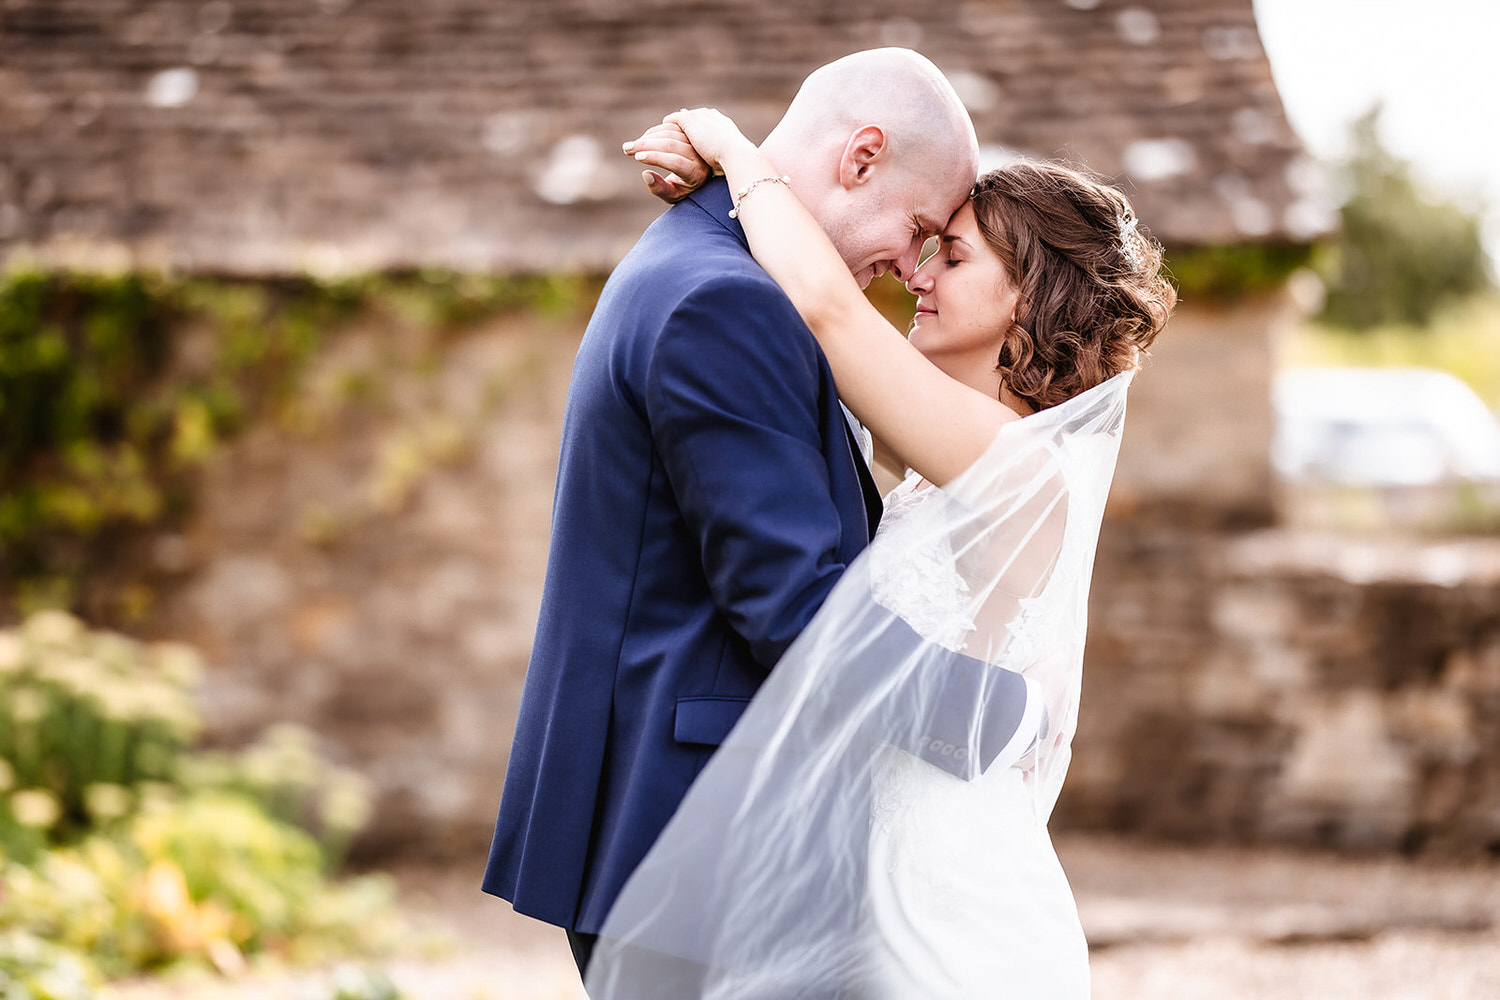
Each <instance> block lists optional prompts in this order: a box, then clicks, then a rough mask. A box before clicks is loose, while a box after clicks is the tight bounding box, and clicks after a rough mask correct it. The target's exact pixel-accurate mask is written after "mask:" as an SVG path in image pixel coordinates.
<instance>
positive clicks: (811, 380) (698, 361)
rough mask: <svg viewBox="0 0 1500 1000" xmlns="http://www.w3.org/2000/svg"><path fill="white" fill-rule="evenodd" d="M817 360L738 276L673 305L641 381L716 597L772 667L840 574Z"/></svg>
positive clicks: (765, 285)
mask: <svg viewBox="0 0 1500 1000" xmlns="http://www.w3.org/2000/svg"><path fill="white" fill-rule="evenodd" d="M820 360H821V358H820V355H819V353H818V348H817V345H816V344H815V343H814V341H813V339H812V336H811V334H810V333H808V331H807V329H806V327H805V326H803V324H802V321H801V319H800V318H798V316H797V314H796V312H795V311H794V310H793V309H792V306H791V304H790V303H789V302H787V300H786V298H785V296H783V295H782V294H781V293H780V291H779V290H777V289H776V288H775V286H774V285H771V284H770V282H769V279H764V280H757V279H756V278H753V277H749V276H730V277H720V278H716V279H714V280H713V281H712V282H709V283H706V284H704V285H702V286H700V287H698V288H697V289H695V290H694V291H693V292H692V293H690V294H689V295H688V296H687V297H686V298H685V299H684V301H683V302H682V303H681V304H680V305H679V306H678V308H677V309H676V310H675V311H674V313H673V314H672V317H671V319H670V320H669V321H668V323H667V325H666V326H665V328H664V329H663V331H662V335H661V337H660V339H659V340H658V342H657V344H656V347H655V350H654V352H653V355H652V359H651V362H650V366H649V368H648V373H647V381H646V405H647V409H648V412H649V415H650V420H651V427H652V434H653V436H654V438H655V441H656V446H657V449H658V451H659V453H660V456H661V460H662V463H663V465H664V466H665V468H666V471H667V475H668V477H669V478H670V480H671V483H672V488H673V490H674V492H675V493H676V495H677V500H678V505H679V507H680V509H681V511H682V516H683V519H684V521H685V522H686V525H687V528H688V530H689V531H690V532H691V533H692V534H693V535H694V536H695V537H696V539H697V541H698V545H699V551H700V553H701V556H702V561H703V570H704V573H705V575H706V578H707V580H708V584H709V588H710V590H711V592H712V594H713V597H714V601H715V603H716V605H717V606H718V608H719V609H720V611H721V612H722V613H723V614H724V615H725V617H726V618H727V620H728V621H729V623H730V625H731V627H733V628H734V629H735V631H737V632H738V633H739V634H740V635H741V636H743V637H744V638H745V640H746V641H747V642H748V643H749V646H750V650H751V653H752V655H753V656H754V657H755V659H756V661H757V662H759V663H760V664H761V665H763V666H764V667H766V668H767V669H770V668H771V667H772V666H773V665H775V663H776V661H777V660H778V659H780V658H781V654H782V653H783V652H784V651H785V650H786V648H787V646H788V645H790V644H791V642H792V640H794V639H795V638H796V637H797V635H798V634H799V633H801V631H802V629H803V628H804V627H805V626H806V625H807V623H808V621H809V620H811V618H812V616H813V615H814V614H815V613H816V612H817V610H818V608H819V606H820V605H821V604H822V603H823V600H824V599H825V598H826V597H827V596H828V593H829V591H830V590H832V589H833V585H834V584H835V583H836V582H837V580H838V577H839V575H840V574H841V573H842V572H843V570H844V566H843V564H842V563H841V562H840V560H839V556H838V547H839V541H840V537H841V532H842V526H841V520H840V516H839V513H838V510H837V508H836V506H835V504H834V502H833V499H832V496H831V494H830V489H829V478H828V467H827V460H826V459H825V457H824V452H823V440H822V432H821V426H822V420H821V417H820V411H819V407H820V400H819V386H820V382H821V374H820V372H821V368H820ZM825 402H827V401H825ZM839 446H840V447H843V446H844V445H843V443H842V442H840V444H839Z"/></svg>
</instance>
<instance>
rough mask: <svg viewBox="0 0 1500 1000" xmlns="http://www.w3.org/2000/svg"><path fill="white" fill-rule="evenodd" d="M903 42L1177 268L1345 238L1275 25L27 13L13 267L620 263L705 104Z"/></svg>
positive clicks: (1142, 20) (7, 245)
mask: <svg viewBox="0 0 1500 1000" xmlns="http://www.w3.org/2000/svg"><path fill="white" fill-rule="evenodd" d="M886 44H901V45H908V46H911V47H913V48H917V49H919V50H920V51H922V52H924V53H926V54H927V55H928V56H930V57H931V58H932V59H933V61H934V62H936V63H937V64H938V65H939V66H940V67H942V68H943V69H944V71H945V72H947V73H948V74H949V75H950V77H951V78H952V79H953V80H954V81H955V84H956V86H957V87H958V88H959V89H960V92H961V93H962V94H963V95H964V96H965V99H966V100H967V101H968V103H969V104H970V109H971V113H972V115H973V118H974V122H975V127H976V129H977V130H978V132H979V136H980V140H981V142H982V143H983V144H985V145H986V146H987V147H993V148H994V149H996V150H999V149H1004V150H1010V151H1019V152H1022V153H1026V154H1030V155H1037V156H1061V157H1064V158H1067V159H1070V160H1072V161H1074V162H1076V163H1080V164H1082V165H1085V166H1087V167H1089V168H1091V169H1093V170H1095V171H1097V172H1099V173H1102V174H1104V175H1105V176H1107V177H1110V178H1113V179H1116V180H1118V181H1119V182H1120V183H1122V184H1123V185H1124V186H1125V188H1126V189H1127V191H1128V192H1129V193H1130V194H1131V196H1132V198H1133V199H1134V201H1135V202H1136V205H1137V208H1138V210H1139V211H1140V213H1141V215H1142V217H1143V218H1144V219H1145V221H1146V223H1147V224H1148V225H1149V226H1150V227H1151V228H1152V229H1153V231H1154V232H1155V233H1156V234H1157V235H1158V236H1159V237H1161V238H1162V239H1163V240H1164V241H1166V242H1168V243H1172V244H1179V245H1180V244H1218V243H1235V242H1244V241H1247V240H1248V241H1259V240H1285V241H1293V242H1298V241H1305V240H1307V239H1309V238H1312V237H1314V236H1316V235H1318V234H1320V233H1321V232H1322V231H1324V230H1325V229H1326V227H1327V226H1328V225H1329V224H1330V219H1331V216H1330V213H1329V211H1328V205H1327V202H1326V200H1325V199H1324V198H1323V196H1322V194H1321V192H1320V191H1319V178H1318V173H1317V171H1316V169H1315V168H1311V167H1310V165H1309V164H1308V162H1307V161H1306V159H1305V157H1304V155H1303V153H1302V151H1301V149H1300V148H1299V146H1298V143H1297V140H1296V138H1295V136H1294V135H1293V134H1292V132H1291V129H1290V127H1289V126H1288V124H1287V121H1286V118H1285V115H1284V113H1283V110H1282V108H1281V104H1280V101H1279V98H1278V96H1277V92H1276V88H1275V84H1274V82H1273V81H1272V78H1271V73H1270V68H1269V65H1268V64H1267V62H1266V58H1265V54H1264V52H1263V51H1262V49H1261V47H1260V42H1259V38H1258V36H1257V34H1256V31H1255V21H1254V13H1253V9H1252V3H1251V0H1132V2H1128V3H1126V2H1120V0H956V2H950V3H945V4H940V5H939V4H933V5H925V6H923V7H922V8H920V9H917V8H912V7H911V6H910V5H909V4H902V3H895V2H892V0H867V2H865V3H863V4H860V5H857V6H856V7H853V8H851V7H850V5H848V4H847V3H845V2H843V0H798V2H795V3H775V2H769V0H760V2H756V3H745V2H740V0H638V2H636V3H632V4H628V5H627V4H624V3H616V2H611V0H499V2H496V0H425V2H423V3H421V4H412V3H411V2H410V0H208V2H203V0H158V2H155V3H153V4H151V5H149V6H148V7H146V8H145V9H142V8H141V7H140V5H138V4H134V3H128V2H125V0H0V48H3V49H4V50H5V52H6V57H5V61H4V63H5V64H4V65H3V66H0V131H3V133H4V134H5V135H6V136H7V141H6V142H5V143H4V144H3V145H0V253H4V254H7V255H13V254H14V253H15V252H16V251H17V250H18V249H19V248H21V247H23V246H28V247H31V248H40V250H41V251H42V252H43V253H44V255H45V256H47V257H49V258H51V259H54V260H68V259H78V258H79V257H80V255H82V257H83V258H84V259H87V258H88V257H89V256H90V255H94V256H97V255H98V254H99V253H101V252H103V251H111V250H113V251H118V250H120V249H122V248H123V249H125V250H127V251H128V252H129V253H130V254H131V255H133V258H134V259H135V260H136V261H137V262H138V263H148V264H150V263H157V264H165V265H170V266H173V267H177V268H183V269H188V270H209V271H228V272H250V273H258V272H282V271H289V270H299V269H303V268H308V267H312V268H327V269H332V270H346V269H356V270H357V269H367V268H388V267H406V266H428V265H432V266H447V267H454V268H460V269H500V270H520V271H527V270H538V271H549V270H557V269H571V268H583V269H601V268H606V267H608V266H610V265H611V264H612V263H613V262H614V261H615V260H616V259H617V258H618V256H619V255H620V254H621V253H622V252H623V251H624V249H626V248H628V247H629V245H630V243H631V242H633V240H634V238H635V236H636V235H637V234H638V232H639V231H640V229H641V228H642V227H643V226H644V225H645V224H646V222H648V221H649V220H650V219H651V218H652V217H653V215H654V214H655V213H656V212H657V211H659V206H658V205H657V204H656V203H655V202H654V201H652V200H650V199H648V198H644V197H643V196H642V195H641V193H640V191H639V190H638V181H637V178H636V171H635V170H634V169H633V168H632V166H631V164H630V163H629V162H628V161H626V160H624V159H623V158H621V157H619V156H618V155H617V154H616V153H615V150H616V149H617V147H618V143H619V142H620V141H621V140H622V139H624V138H628V137H629V136H632V135H634V134H636V133H637V132H638V131H640V130H641V129H642V128H643V127H645V126H646V125H648V124H649V123H651V122H652V121H655V120H656V119H657V118H658V117H659V116H660V114H661V113H662V112H663V111H665V110H669V109H671V108H675V107H680V106H684V105H697V104H715V105H718V106H720V107H723V108H724V109H725V110H726V111H728V112H730V113H731V114H734V115H735V116H736V117H737V118H738V119H739V120H740V122H741V124H742V125H743V126H744V127H745V129H746V131H747V132H748V133H750V134H752V135H754V134H756V133H764V132H765V131H767V130H769V128H770V127H771V125H773V124H774V122H775V120H776V118H777V117H778V116H779V113H780V111H781V109H782V108H783V107H784V106H785V104H786V102H787V101H788V100H789V99H790V97H791V95H792V94H793V93H794V92H795V90H796V86H797V84H798V82H799V81H800V80H801V78H802V77H803V76H804V75H805V74H806V73H807V72H808V71H809V70H810V69H811V68H812V67H814V66H816V65H818V64H820V63H822V62H825V61H827V60H829V59H832V58H835V57H837V56H839V55H842V54H844V53H846V52H849V51H853V50H855V49H859V48H866V47H871V46H876V45H886Z"/></svg>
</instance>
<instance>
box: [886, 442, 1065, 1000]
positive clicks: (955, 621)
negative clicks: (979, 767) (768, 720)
mask: <svg viewBox="0 0 1500 1000" xmlns="http://www.w3.org/2000/svg"><path fill="white" fill-rule="evenodd" d="M936 495H937V494H936V493H935V488H934V487H930V486H925V484H924V483H923V481H922V478H921V477H920V476H919V475H917V473H915V472H912V473H910V474H908V475H907V477H906V479H905V481H903V482H902V483H901V484H900V485H899V486H897V487H896V488H895V489H894V490H892V491H891V493H890V495H889V496H887V497H886V502H885V513H884V515H883V516H882V518H881V521H880V527H879V529H878V531H877V534H876V537H877V538H881V537H887V538H888V539H889V540H890V541H891V542H893V544H892V545H890V546H877V547H876V548H875V549H873V550H872V553H871V560H870V564H871V571H870V575H871V587H872V592H873V594H874V598H875V600H876V601H877V602H879V603H880V604H882V605H884V606H885V607H887V608H889V609H890V610H891V611H893V612H895V613H896V614H897V615H899V616H900V617H901V618H903V619H905V620H906V622H907V623H908V624H910V625H911V626H912V627H913V628H914V629H915V630H916V631H917V632H918V633H919V634H921V635H922V636H923V637H924V638H926V639H927V640H929V641H931V642H934V643H937V644H939V645H942V646H944V647H946V648H949V649H953V650H955V651H960V652H961V651H963V648H964V645H965V643H966V640H967V637H968V635H969V633H970V632H972V631H973V630H974V625H973V623H972V622H971V621H969V620H968V616H967V613H966V612H967V606H968V597H969V595H968V590H969V588H968V585H967V583H966V581H965V580H964V578H963V577H962V575H960V574H959V573H958V572H957V570H956V568H955V566H954V558H953V552H952V550H951V548H950V547H949V545H948V544H947V540H946V538H943V537H941V536H939V537H928V538H920V539H912V540H909V541H908V540H903V539H902V538H901V536H902V535H903V534H907V533H910V532H911V531H912V530H913V529H914V525H915V524H917V519H916V517H915V515H917V513H918V511H919V510H920V508H921V506H922V505H923V504H924V503H926V502H927V501H928V500H929V499H931V498H932V497H934V496H936ZM915 530H918V531H919V530H920V528H916V529H915ZM892 552H900V553H903V554H904V558H903V559H901V560H897V559H894V558H890V557H889V556H887V553H892ZM1023 605H1025V602H1023ZM1039 610H1040V609H1039V608H1036V607H1035V605H1034V604H1033V605H1031V606H1027V607H1023V612H1022V614H1021V616H1020V621H1019V623H1018V624H1017V625H1015V626H1013V629H1014V630H1015V631H1016V632H1017V639H1018V640H1019V642H1018V645H1019V644H1021V643H1025V642H1027V641H1028V640H1027V638H1026V636H1025V634H1024V630H1025V628H1026V624H1027V618H1028V616H1029V615H1032V614H1035V613H1036V612H1038V611H1039ZM1027 691H1028V695H1029V697H1028V700H1027V704H1028V712H1027V713H1026V715H1025V716H1024V717H1023V722H1022V724H1021V726H1020V727H1018V729H1017V732H1016V735H1015V737H1014V738H1013V739H1012V741H1011V743H1010V744H1009V745H1008V746H1007V747H1006V748H1005V749H1004V750H1002V751H1001V753H1000V755H999V757H998V758H997V760H996V761H995V762H994V763H993V764H991V766H990V767H989V768H988V769H986V770H985V771H984V773H982V774H980V775H979V776H978V777H975V778H973V779H972V780H968V781H965V780H963V779H962V778H959V777H957V776H955V775H953V774H950V773H948V772H947V771H944V770H942V769H940V768H938V767H935V766H934V765H932V764H930V763H928V762H927V761H925V760H923V759H921V758H920V757H918V756H915V755H913V754H911V753H908V752H906V751H904V750H901V749H898V748H896V747H890V746H887V747H883V748H882V749H881V752H880V759H879V761H878V762H877V764H876V765H875V770H874V789H873V795H872V800H871V805H872V808H871V825H870V857H869V869H868V874H867V880H868V882H867V896H866V899H865V901H864V903H865V905H864V909H863V914H862V919H863V923H864V930H863V934H864V936H865V938H866V940H867V941H868V943H869V946H870V949H871V960H870V963H869V973H870V978H869V981H868V983H867V984H866V985H865V987H864V988H863V989H862V990H860V994H861V996H862V998H868V1000H911V998H914V997H925V998H952V1000H969V998H979V997H1016V998H1026V1000H1052V998H1055V1000H1083V998H1086V997H1087V996H1088V995H1089V971H1088V944H1087V942H1086V941H1085V939H1084V935H1083V928H1082V926H1081V925H1080V924H1079V922H1078V910H1077V907H1076V905H1075V904H1074V901H1073V893H1072V890H1071V888H1070V887H1069V885H1068V880H1067V877H1066V876H1065V875H1064V874H1063V869H1062V865H1061V864H1059V863H1058V860H1057V855H1056V853H1054V851H1053V849H1052V841H1051V839H1050V838H1049V837H1048V835H1047V826H1046V817H1045V815H1039V813H1038V801H1037V796H1036V795H1034V794H1033V790H1032V788H1031V787H1030V786H1029V784H1028V770H1027V769H1028V767H1029V766H1031V765H1032V764H1034V763H1035V757H1034V756H1033V755H1032V754H1031V753H1029V751H1030V750H1031V749H1032V745H1033V743H1034V741H1035V740H1036V738H1037V736H1038V733H1039V729H1041V727H1043V726H1045V713H1043V712H1041V711H1039V707H1040V706H1041V704H1042V701H1043V699H1042V692H1041V688H1040V686H1039V685H1038V684H1037V683H1036V682H1035V681H1030V680H1029V681H1028V682H1027ZM1012 760H1014V761H1015V762H1014V763H1009V762H1010V761H1012ZM956 859H968V860H969V861H978V862H982V863H983V867H982V868H978V867H976V865H975V864H972V863H964V864H959V863H956ZM934 938H936V939H937V940H940V941H942V942H943V943H944V945H945V947H944V948H943V949H942V950H941V951H935V950H933V949H930V948H928V947H926V946H925V945H926V943H927V942H929V941H931V940H933V939H934ZM966 940H967V941H968V942H969V944H968V946H967V947H958V948H955V947H951V946H952V945H953V944H955V943H956V942H961V941H966ZM955 955H957V956H958V957H959V958H960V959H961V962H960V963H959V964H955V963H954V961H953V959H954V956H955Z"/></svg>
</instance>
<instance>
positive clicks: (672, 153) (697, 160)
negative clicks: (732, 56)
mask: <svg viewBox="0 0 1500 1000" xmlns="http://www.w3.org/2000/svg"><path fill="white" fill-rule="evenodd" d="M623 148H624V151H625V153H626V155H629V156H633V157H635V159H636V162H638V163H642V164H644V165H646V166H648V167H655V168H657V169H656V170H647V171H645V172H644V173H643V174H642V175H641V176H642V177H643V178H644V179H645V181H646V186H647V187H648V188H650V189H651V193H652V194H655V195H656V196H657V197H658V198H661V199H662V200H664V201H678V200H681V199H682V198H683V197H685V196H686V195H687V194H689V193H690V192H691V191H693V190H696V189H697V188H698V187H701V186H702V185H703V184H704V183H705V182H706V181H707V180H708V178H709V176H710V175H711V174H712V173H713V172H714V170H715V169H718V170H719V171H721V172H722V165H723V161H724V159H725V158H726V157H728V156H731V155H732V154H734V153H736V152H744V151H747V150H748V151H752V152H753V151H754V150H755V144H754V143H752V142H751V141H750V140H749V139H746V138H745V136H744V135H743V134H742V133H741V132H740V130H739V128H738V127H737V126H736V125H735V124H734V122H733V121H732V120H731V119H730V118H729V117H728V116H727V115H724V114H722V113H721V112H719V111H716V110H714V109H713V108H698V109H696V110H693V111H686V110H684V111H679V112H677V113H676V114H670V115H667V116H666V117H665V118H663V119H662V124H660V125H658V126H656V127H655V128H652V129H648V130H647V131H646V133H645V134H644V135H642V136H641V137H640V138H639V139H636V140H635V141H634V142H627V143H625V145H624V147H623ZM658 171H659V172H658Z"/></svg>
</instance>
